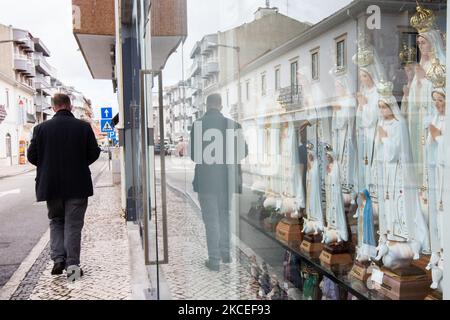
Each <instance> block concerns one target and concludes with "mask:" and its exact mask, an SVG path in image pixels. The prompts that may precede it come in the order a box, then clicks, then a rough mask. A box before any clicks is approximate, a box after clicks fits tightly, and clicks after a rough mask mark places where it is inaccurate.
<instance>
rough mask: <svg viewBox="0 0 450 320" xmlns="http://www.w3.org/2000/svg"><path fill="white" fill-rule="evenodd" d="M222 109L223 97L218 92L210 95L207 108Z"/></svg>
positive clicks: (207, 99)
mask: <svg viewBox="0 0 450 320" xmlns="http://www.w3.org/2000/svg"><path fill="white" fill-rule="evenodd" d="M211 109H215V110H219V111H220V110H222V97H221V96H220V94H218V93H214V94H211V95H209V96H208V97H207V98H206V110H211Z"/></svg>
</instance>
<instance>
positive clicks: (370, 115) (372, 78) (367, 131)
mask: <svg viewBox="0 0 450 320" xmlns="http://www.w3.org/2000/svg"><path fill="white" fill-rule="evenodd" d="M353 61H354V63H355V64H356V65H357V66H358V68H359V82H360V83H361V85H360V89H359V92H358V93H357V100H358V107H357V110H356V141H357V152H358V155H357V166H358V169H357V174H358V186H357V190H363V189H368V190H369V191H370V192H371V194H376V162H375V161H374V159H375V151H376V150H375V136H376V129H377V125H378V121H379V118H380V114H379V110H378V91H377V85H378V83H379V82H380V80H381V79H384V78H385V72H384V68H383V65H382V63H381V60H380V58H379V57H378V54H377V52H376V51H375V49H374V48H373V46H371V45H369V44H368V41H367V39H366V36H365V35H364V34H360V35H359V39H358V52H357V54H356V55H355V56H354V57H353Z"/></svg>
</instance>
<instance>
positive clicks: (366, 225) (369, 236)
mask: <svg viewBox="0 0 450 320" xmlns="http://www.w3.org/2000/svg"><path fill="white" fill-rule="evenodd" d="M357 203H358V210H357V213H356V215H355V218H357V219H358V245H357V255H356V260H357V261H358V262H369V261H371V260H373V259H374V258H375V257H376V256H377V240H376V233H375V219H374V212H373V203H372V198H371V196H370V192H369V190H367V189H364V190H362V191H360V192H359V194H358V198H357Z"/></svg>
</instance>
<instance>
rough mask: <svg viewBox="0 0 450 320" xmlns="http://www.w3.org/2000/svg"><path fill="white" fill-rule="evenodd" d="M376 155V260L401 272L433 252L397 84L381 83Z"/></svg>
mask: <svg viewBox="0 0 450 320" xmlns="http://www.w3.org/2000/svg"><path fill="white" fill-rule="evenodd" d="M378 93H379V95H380V100H379V109H380V114H381V115H382V120H381V121H380V123H379V126H378V132H377V138H376V148H377V151H376V154H377V159H376V160H377V162H378V164H377V168H378V179H377V182H378V188H377V190H378V203H379V220H380V239H379V246H378V248H377V249H378V255H377V257H376V260H381V259H382V261H383V265H384V267H386V268H388V269H392V270H394V269H399V268H402V267H407V266H410V265H411V262H412V260H413V259H419V257H420V253H421V252H423V251H426V250H429V232H428V226H427V223H426V221H425V219H424V216H423V214H422V212H421V210H420V206H419V198H418V192H417V189H416V188H415V187H414V186H415V172H414V167H413V165H412V164H413V160H412V156H411V148H410V142H409V134H408V128H407V125H406V121H405V119H404V118H403V116H402V115H401V112H400V108H399V107H398V104H397V101H396V99H395V97H394V96H393V84H392V83H391V82H380V85H379V86H378Z"/></svg>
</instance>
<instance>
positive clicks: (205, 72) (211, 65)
mask: <svg viewBox="0 0 450 320" xmlns="http://www.w3.org/2000/svg"><path fill="white" fill-rule="evenodd" d="M218 72H219V63H218V62H216V61H211V62H207V63H206V64H205V65H204V66H203V69H202V78H203V79H205V78H208V77H209V76H210V75H212V74H214V73H218Z"/></svg>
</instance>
